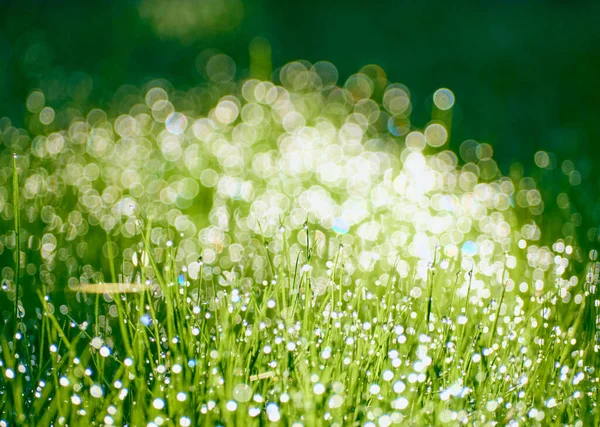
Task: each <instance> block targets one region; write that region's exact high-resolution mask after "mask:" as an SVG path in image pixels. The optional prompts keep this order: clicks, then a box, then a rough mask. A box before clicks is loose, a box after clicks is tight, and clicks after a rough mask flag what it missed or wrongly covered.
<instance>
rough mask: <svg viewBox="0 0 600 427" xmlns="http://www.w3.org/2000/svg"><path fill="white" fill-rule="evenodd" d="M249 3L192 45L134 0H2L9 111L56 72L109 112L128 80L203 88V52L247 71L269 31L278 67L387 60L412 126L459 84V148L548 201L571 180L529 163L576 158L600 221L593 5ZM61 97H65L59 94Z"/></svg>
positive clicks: (597, 13)
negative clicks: (483, 157) (490, 150)
mask: <svg viewBox="0 0 600 427" xmlns="http://www.w3.org/2000/svg"><path fill="white" fill-rule="evenodd" d="M207 1H208V0H200V2H199V3H198V4H199V5H200V6H199V7H201V5H202V4H203V3H206V2H207ZM211 1H222V0H211ZM240 1H241V2H242V3H243V7H242V10H243V11H242V20H241V22H240V23H239V25H237V26H236V27H235V28H233V29H232V30H229V31H209V30H206V29H199V30H198V31H196V33H194V34H192V36H190V37H187V38H186V39H185V40H183V41H182V40H180V39H177V38H173V37H168V36H161V35H159V34H157V33H156V31H155V28H154V27H153V26H152V24H151V22H150V21H149V20H148V19H146V18H144V17H141V16H140V12H139V3H140V2H139V1H127V0H121V1H114V2H111V1H94V2H89V1H81V0H79V1H72V0H68V1H31V0H24V1H14V2H3V3H1V6H0V116H8V117H10V118H11V119H12V120H13V123H15V124H16V125H18V126H23V125H24V123H25V120H26V117H27V115H26V110H25V106H24V101H25V99H26V97H27V94H28V93H29V91H30V90H31V89H32V88H35V87H40V86H41V85H43V79H46V80H47V79H48V76H56V78H57V79H58V80H60V79H63V80H68V79H69V78H70V77H71V76H73V75H74V74H73V73H75V72H84V73H86V74H87V75H89V76H91V77H92V78H93V81H94V88H93V90H92V92H91V93H90V96H89V98H88V101H87V102H88V104H87V105H88V106H90V107H91V106H100V107H106V105H107V104H109V103H110V102H111V97H112V94H113V93H114V91H115V90H116V89H117V88H118V87H119V86H121V85H123V84H125V83H128V84H134V85H141V84H143V83H144V82H146V81H148V80H149V79H150V78H154V77H164V78H167V79H168V80H170V81H171V82H172V83H173V84H174V85H175V87H178V88H186V87H190V86H194V85H196V84H198V83H199V82H201V81H202V80H203V78H202V76H201V75H200V74H199V73H198V71H197V69H196V58H197V56H198V54H199V53H200V52H201V51H203V50H205V49H207V48H215V49H218V50H220V51H222V52H224V53H226V54H228V55H230V56H231V57H232V58H234V60H235V61H236V63H237V65H238V75H239V76H243V75H244V69H246V70H247V68H248V64H249V54H248V45H249V43H250V41H251V40H252V39H253V38H254V37H256V36H263V37H265V38H267V39H268V40H269V41H270V42H271V44H272V46H273V65H274V67H278V66H281V65H283V64H285V63H286V62H288V61H290V60H293V59H307V60H309V61H312V62H315V61H318V60H328V61H331V62H332V63H334V64H335V65H336V66H337V67H338V69H339V71H340V75H341V77H347V76H349V75H350V74H352V73H354V72H356V71H358V70H359V69H360V67H362V66H363V65H366V64H368V63H376V64H379V65H381V66H382V67H383V68H384V70H385V71H386V72H387V74H388V78H389V79H390V81H393V82H401V83H404V84H405V85H407V86H408V87H409V89H410V90H411V93H412V97H413V104H414V108H413V124H414V125H415V126H417V127H420V126H423V125H424V124H426V122H427V120H428V118H429V114H430V107H428V105H430V103H431V94H432V93H433V91H434V90H435V89H437V88H439V87H442V86H443V87H448V88H450V89H452V90H453V91H454V93H455V94H456V97H457V107H456V111H455V114H454V124H453V137H452V141H451V146H452V147H453V148H455V149H456V148H457V147H458V146H459V144H460V143H461V142H462V141H463V140H465V139H469V138H473V139H476V140H478V141H480V142H488V143H491V144H492V145H493V147H494V150H495V157H496V160H497V161H498V163H499V165H500V167H501V170H502V171H503V172H504V173H508V172H509V165H510V164H511V163H513V162H515V161H519V162H521V163H522V164H523V165H524V166H525V170H526V172H527V173H530V174H533V175H534V176H535V175H539V176H538V178H540V179H545V181H546V182H547V183H549V184H547V185H548V186H552V188H551V189H552V196H553V197H554V195H555V194H556V193H557V192H558V191H564V189H565V188H566V187H568V184H565V183H566V182H568V180H567V179H566V177H564V176H562V177H561V172H560V167H559V168H558V169H556V170H554V171H544V172H540V171H536V170H535V168H532V165H533V155H534V153H535V152H536V151H538V150H542V149H543V150H546V151H550V152H553V153H555V154H556V162H557V164H558V165H560V162H562V161H564V160H567V159H570V160H573V161H574V163H575V166H576V168H577V169H578V170H579V171H580V172H581V173H582V176H583V183H582V184H581V185H579V186H577V188H573V189H569V191H571V190H572V191H573V192H574V199H575V200H577V203H574V205H573V209H574V210H577V211H580V212H581V213H582V214H584V216H585V218H586V222H588V224H590V225H594V224H597V223H599V222H600V207H599V206H600V205H599V204H598V197H597V196H598V194H599V193H600V192H599V191H598V189H599V188H600V178H599V175H598V174H597V173H596V172H595V169H596V163H597V160H600V155H598V154H597V153H598V150H597V144H598V143H599V142H600V120H599V119H600V81H599V72H600V23H599V17H600V4H599V3H598V2H596V3H581V2H574V1H572V2H566V1H565V2H540V1H508V0H506V1H498V0H490V1H481V2H470V3H468V4H466V3H460V4H457V3H456V2H450V1H443V2H442V1H440V2H421V1H410V2H401V1H362V2H349V1H344V2H342V1H324V0H322V1H295V0H294V1H292V0H287V1H285V0H284V1H281V0H279V1H275V0H262V1H256V2H248V1H242V0H240ZM170 3H171V4H172V6H173V7H174V8H177V4H178V2H177V1H171V2H170ZM234 12H235V13H239V10H237V11H234ZM59 92H60V91H59ZM53 102H54V103H56V104H59V103H60V102H62V101H61V96H60V94H59V95H57V97H56V99H54V100H53V99H50V100H49V104H50V105H51V106H55V105H53ZM544 174H546V175H547V176H545V178H544V176H541V175H544ZM565 186H566V187H565Z"/></svg>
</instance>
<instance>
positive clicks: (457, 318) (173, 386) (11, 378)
mask: <svg viewBox="0 0 600 427" xmlns="http://www.w3.org/2000/svg"><path fill="white" fill-rule="evenodd" d="M231 69H232V65H231V60H230V59H229V58H228V57H225V56H224V55H217V56H215V57H213V58H212V59H211V60H210V61H209V63H208V66H207V72H208V74H209V77H210V79H211V83H210V84H209V85H206V86H202V87H198V88H194V89H192V90H190V91H188V92H181V91H176V90H174V89H173V88H172V87H170V85H169V84H168V83H167V82H164V81H152V82H150V83H149V84H148V85H147V86H146V87H144V88H141V89H136V88H133V87H129V86H126V87H124V88H122V90H120V92H119V93H118V94H116V95H115V99H114V101H113V103H112V104H111V106H110V107H108V108H107V109H106V110H100V109H93V110H89V111H85V112H83V109H78V108H77V107H70V108H67V109H65V110H64V111H54V110H53V109H52V108H50V107H49V106H47V105H45V101H44V95H43V93H41V92H39V91H34V92H32V94H31V95H30V96H29V98H28V99H27V108H28V110H29V111H30V112H31V114H32V124H31V125H30V128H32V129H34V130H37V132H38V133H37V135H34V136H29V134H28V133H27V132H25V131H22V130H19V129H16V128H13V127H12V126H11V125H10V123H9V122H8V121H7V120H6V119H3V121H2V122H1V123H0V124H1V125H2V132H3V140H2V141H3V145H1V146H0V148H1V150H2V158H1V164H0V166H1V169H0V184H1V186H0V207H1V208H2V214H1V221H2V222H1V226H2V229H1V230H0V232H1V233H2V235H1V236H0V252H1V254H0V256H1V257H2V258H1V260H2V263H3V265H2V292H1V293H0V304H1V307H2V319H1V322H2V323H0V326H1V327H2V328H3V333H2V336H1V337H0V344H1V353H0V373H1V375H0V396H1V398H0V411H1V414H2V416H1V420H0V426H2V427H4V426H9V425H10V426H12V425H20V424H26V425H36V424H37V425H125V424H127V425H131V426H138V425H149V426H154V425H179V426H191V425H223V426H225V425H245V424H246V425H270V424H281V425H296V426H299V425H304V426H316V425H338V426H341V425H362V426H383V427H385V426H390V425H441V424H447V425H458V424H469V425H498V424H500V425H530V424H541V425H577V426H584V425H586V426H587V425H598V424H600V415H599V414H598V411H597V409H596V402H597V401H598V399H599V398H600V395H599V391H598V381H599V380H598V376H597V372H596V370H597V369H598V368H599V364H598V359H597V353H598V349H599V347H598V340H597V333H596V319H597V315H598V313H597V311H598V304H597V300H596V286H597V282H598V274H599V271H600V265H599V264H598V263H596V256H597V255H596V252H595V251H594V250H592V251H591V252H588V251H587V249H586V250H584V249H583V248H581V247H580V246H579V245H578V244H577V241H576V239H575V238H574V237H573V236H570V235H566V236H565V235H560V236H547V235H545V234H544V230H542V229H541V228H540V226H539V224H540V223H541V222H540V221H541V218H543V216H544V207H545V204H544V203H549V202H548V201H544V200H542V197H541V193H540V189H539V188H537V186H536V182H535V181H534V180H533V179H531V178H528V177H524V176H519V175H515V174H511V176H510V177H507V176H502V175H501V173H500V171H499V170H498V166H497V165H496V163H495V162H494V160H493V147H491V146H490V145H488V144H485V143H478V142H476V141H465V142H464V143H462V145H460V150H459V153H454V152H452V151H450V150H448V149H447V146H448V141H449V138H450V137H451V123H452V108H453V105H454V102H455V100H454V94H453V93H452V92H451V91H450V90H448V89H440V90H438V91H436V92H435V93H434V95H433V98H432V121H431V122H430V123H429V124H427V126H425V128H424V129H423V130H422V131H417V130H415V129H414V126H411V123H410V111H411V108H412V104H411V102H412V101H411V97H410V92H409V91H408V89H407V88H405V87H404V86H402V85H398V84H389V82H387V80H386V78H385V73H384V72H383V70H381V69H380V68H378V67H376V66H367V67H365V68H364V69H363V70H361V73H358V74H355V75H353V76H351V77H350V78H349V79H348V80H347V81H346V82H345V83H340V86H336V84H337V80H338V77H337V71H336V69H335V67H334V66H333V65H332V64H329V63H327V62H319V63H316V64H308V63H306V62H302V61H299V62H293V63H290V64H288V65H286V66H285V67H283V68H282V69H281V73H280V80H281V81H280V82H277V84H275V83H271V82H266V81H258V80H253V79H250V80H246V81H243V82H240V83H237V82H234V81H233V80H232V77H233V74H232V73H231ZM12 153H16V154H15V156H12ZM535 162H536V164H537V165H538V166H540V167H546V166H547V165H548V163H549V162H550V160H549V156H548V154H547V153H545V152H540V153H538V155H536V159H535ZM574 179H575V178H574ZM559 203H563V204H564V205H565V206H568V195H567V194H564V193H563V194H562V195H561V196H560V197H559Z"/></svg>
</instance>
